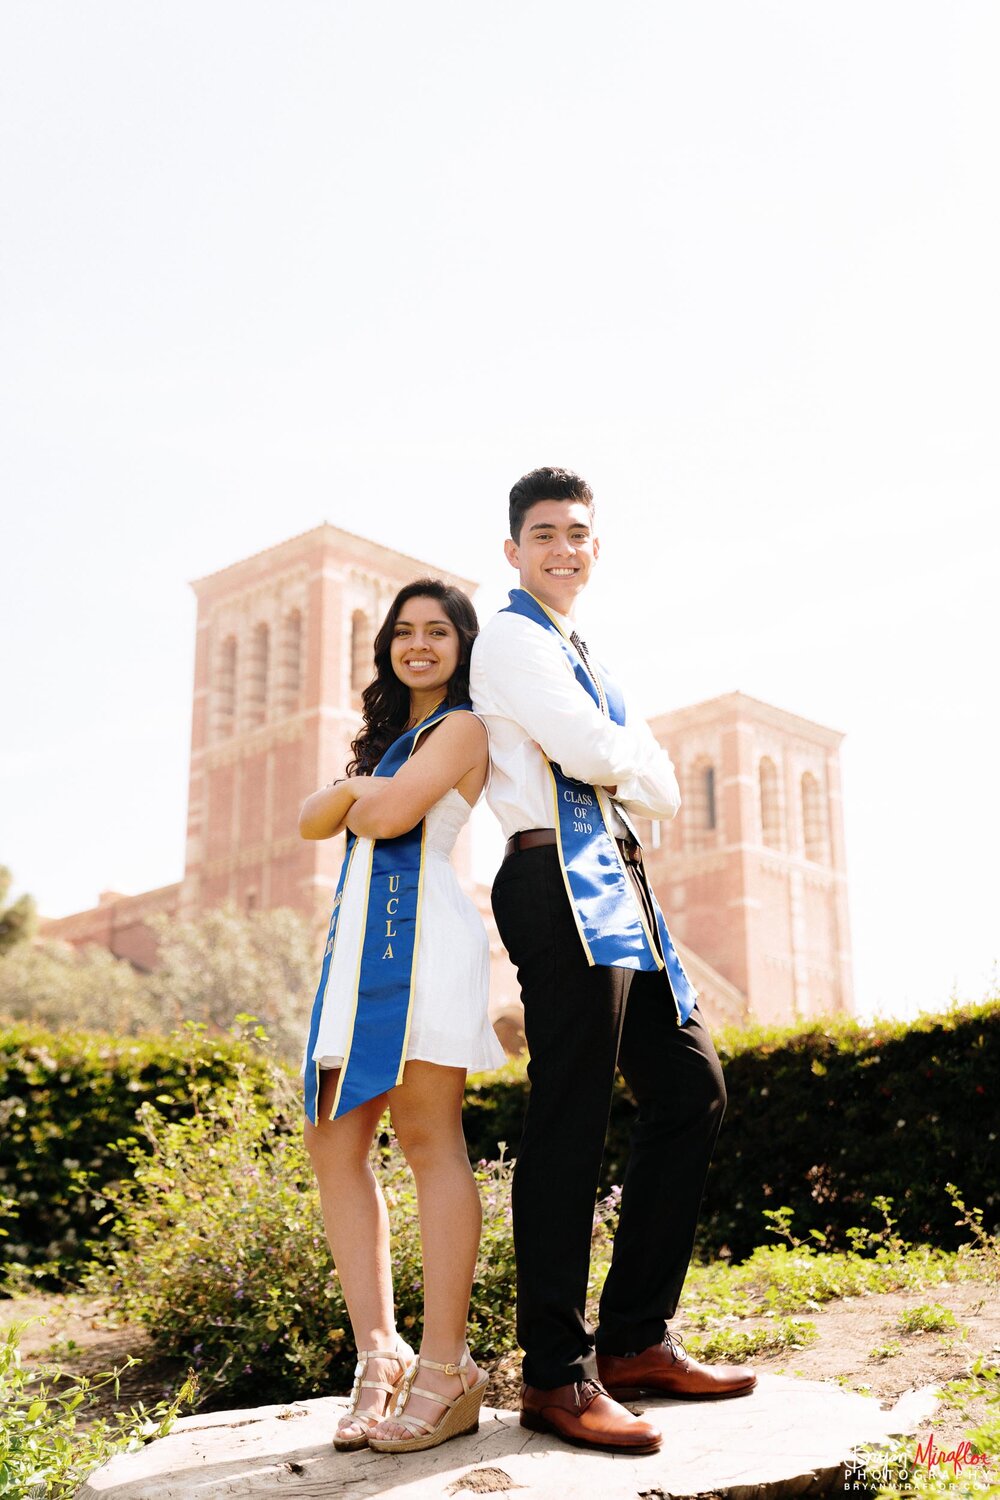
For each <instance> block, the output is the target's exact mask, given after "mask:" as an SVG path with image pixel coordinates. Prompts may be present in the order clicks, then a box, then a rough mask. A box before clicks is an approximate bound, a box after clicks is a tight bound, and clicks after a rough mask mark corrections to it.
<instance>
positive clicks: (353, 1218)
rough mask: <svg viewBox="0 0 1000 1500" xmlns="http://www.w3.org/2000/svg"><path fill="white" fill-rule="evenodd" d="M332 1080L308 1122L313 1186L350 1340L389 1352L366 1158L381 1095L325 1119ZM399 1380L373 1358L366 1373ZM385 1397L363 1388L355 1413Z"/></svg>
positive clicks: (377, 1196)
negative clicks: (351, 1334) (351, 1335)
mask: <svg viewBox="0 0 1000 1500" xmlns="http://www.w3.org/2000/svg"><path fill="white" fill-rule="evenodd" d="M338 1077H339V1070H330V1071H325V1072H324V1073H323V1076H322V1080H321V1084H320V1097H319V1124H318V1125H313V1124H312V1123H311V1122H310V1121H307V1122H306V1126H305V1142H306V1148H307V1150H308V1152H309V1156H310V1158H311V1160H312V1164H313V1170H314V1171H315V1173H316V1180H317V1182H318V1184H319V1197H320V1203H321V1205H322V1209H323V1225H324V1228H325V1229H326V1237H327V1240H328V1242H329V1245H330V1250H331V1252H332V1254H333V1260H334V1264H335V1266H336V1268H337V1274H338V1276H339V1277H340V1284H341V1286H342V1288H343V1291H344V1301H345V1302H346V1303H347V1310H348V1312H349V1313H350V1317H351V1328H352V1329H353V1331H354V1340H355V1343H356V1345H357V1347H358V1348H359V1349H393V1348H395V1346H396V1319H395V1314H394V1311H393V1296H392V1267H391V1263H390V1259H389V1216H388V1213H387V1211H386V1206H385V1199H384V1198H383V1197H382V1190H381V1188H380V1187H379V1185H378V1180H377V1178H376V1177H375V1174H374V1172H373V1171H372V1168H371V1162H370V1161H369V1153H370V1151H371V1144H372V1140H373V1138H374V1135H375V1130H376V1128H377V1126H378V1122H379V1119H380V1117H381V1115H382V1112H383V1110H384V1109H385V1107H386V1102H387V1096H386V1095H385V1094H380V1095H379V1096H378V1097H377V1098H376V1099H371V1100H369V1102H368V1103H367V1104H360V1105H358V1106H357V1108H356V1109H352V1110H349V1111H348V1113H347V1114H345V1115H341V1117H340V1119H339V1120H331V1119H329V1118H328V1116H329V1113H330V1110H331V1108H332V1107H333V1099H334V1095H335V1093H336V1090H337V1079H338ZM398 1377H399V1365H398V1363H397V1362H395V1361H393V1360H372V1362H371V1364H370V1366H369V1369H368V1374H367V1377H366V1378H367V1379H368V1380H384V1381H387V1382H389V1383H392V1382H394V1381H395V1380H397V1379H398ZM386 1400H387V1398H386V1396H385V1393H384V1392H383V1391H368V1390H366V1391H362V1392H361V1396H360V1399H359V1402H358V1410H359V1411H371V1410H373V1409H374V1410H375V1411H378V1412H382V1411H384V1410H385V1403H386ZM363 1431H364V1425H363V1424H362V1423H355V1424H351V1425H347V1424H342V1425H341V1428H340V1429H339V1432H340V1435H341V1436H344V1437H354V1436H355V1435H356V1434H357V1433H361V1432H363Z"/></svg>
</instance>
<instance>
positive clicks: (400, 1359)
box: [333, 1338, 417, 1453]
mask: <svg viewBox="0 0 1000 1500" xmlns="http://www.w3.org/2000/svg"><path fill="white" fill-rule="evenodd" d="M416 1358H417V1357H416V1355H415V1354H414V1352H413V1350H412V1349H411V1348H410V1346H409V1344H406V1343H404V1342H403V1340H402V1339H400V1338H397V1340H396V1347H395V1349H359V1350H358V1362H357V1364H356V1365H355V1367H354V1386H353V1388H352V1390H351V1404H350V1406H349V1407H348V1408H347V1410H346V1411H345V1413H344V1415H343V1416H342V1417H341V1419H340V1421H339V1422H338V1423H337V1431H336V1432H335V1433H334V1435H333V1446H334V1447H335V1448H336V1449H337V1451H338V1453H353V1452H354V1451H355V1450H356V1449H358V1448H367V1447H368V1434H369V1432H370V1431H371V1429H372V1428H373V1427H374V1426H375V1424H376V1423H377V1422H383V1421H384V1420H385V1418H386V1415H387V1413H388V1412H389V1410H390V1408H391V1406H392V1402H393V1398H394V1397H396V1396H398V1395H399V1393H400V1391H401V1390H402V1388H403V1385H404V1382H405V1381H406V1378H407V1376H409V1375H412V1373H413V1371H414V1370H415V1369H416ZM372 1359H391V1360H393V1361H395V1363H396V1364H397V1365H398V1366H399V1374H398V1375H397V1376H396V1378H395V1380H393V1381H392V1382H391V1383H390V1382H389V1381H387V1380H366V1379H365V1376H366V1375H367V1374H368V1361H369V1360H372ZM362 1391H385V1393H386V1400H385V1401H384V1402H383V1403H382V1409H381V1411H375V1410H374V1409H373V1408H372V1409H369V1410H368V1411H358V1402H359V1401H360V1400H361V1392H362ZM352 1427H361V1428H362V1429H363V1430H362V1431H361V1432H351V1431H350V1430H349V1429H350V1428H352Z"/></svg>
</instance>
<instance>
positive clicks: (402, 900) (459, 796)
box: [299, 579, 504, 1452]
mask: <svg viewBox="0 0 1000 1500" xmlns="http://www.w3.org/2000/svg"><path fill="white" fill-rule="evenodd" d="M477 631H478V625H477V621H476V615H475V611H474V610H473V607H472V605H471V603H470V602H469V600H468V599H467V598H466V596H465V595H464V594H463V593H462V592H461V591H460V590H459V589H456V588H452V587H450V586H448V585H446V584H443V583H441V582H439V581H437V580H434V579H422V580H420V581H419V582H416V583H412V584H409V585H408V586H407V587H406V588H404V589H402V590H401V591H400V592H399V594H397V596H396V598H395V600H394V601H393V604H392V607H391V608H390V610H389V613H388V616H387V617H386V619H385V622H384V623H383V625H382V628H381V629H380V630H379V633H378V635H377V636H376V638H375V679H374V681H373V682H372V683H371V685H370V686H369V687H368V688H367V689H366V690H365V693H364V696H363V712H364V727H363V729H362V731H361V733H360V735H359V736H358V738H357V739H356V740H355V741H354V743H353V745H352V747H351V749H352V751H353V753H354V759H353V760H352V762H351V764H350V765H349V766H348V768H347V769H348V776H347V777H346V779H344V780H342V781H339V782H335V783H334V784H333V785H332V786H328V787H325V788H324V789H323V790H321V791H318V792H315V793H314V794H313V795H312V796H311V797H309V798H308V800H307V801H306V802H305V804H304V805H303V808H302V812H301V814H300V817H299V831H300V833H301V834H302V836H303V838H310V839H321V838H332V837H333V836H334V835H335V834H337V833H340V832H343V831H344V830H345V829H346V830H347V834H348V851H347V857H346V858H345V861H344V868H343V870H342V872H341V877H340V885H339V887H338V891H337V895H336V897H335V900H334V912H333V919H332V921H331V924H330V937H329V940H328V942H327V949H326V954H325V957H324V962H323V975H322V978H321V980H320V986H319V991H318V993H317V996H316V1003H315V1005H314V1008H313V1017H312V1024H311V1027H310V1034H309V1041H308V1044H307V1048H306V1059H305V1075H306V1111H307V1116H308V1119H307V1123H306V1127H305V1129H306V1142H307V1146H308V1149H309V1153H310V1157H311V1159H312V1163H313V1167H314V1169H315V1171H316V1176H317V1179H318V1182H319V1190H320V1200H321V1203H322V1207H323V1220H324V1224H325V1227H326V1233H327V1238H328V1240H329V1242H330V1249H331V1251H332V1252H333V1258H334V1261H335V1263H336V1266H337V1271H338V1273H339V1276H340V1281H341V1285H342V1287H343V1289H344V1297H345V1300H346V1302H347V1307H348V1311H349V1313H350V1317H351V1325H352V1328H353V1331H354V1336H355V1341H356V1343H357V1348H358V1365H357V1369H356V1371H355V1380H354V1389H353V1391H352V1393H351V1404H350V1407H349V1410H348V1412H347V1413H346V1414H345V1416H344V1417H342V1418H341V1421H340V1423H339V1426H338V1428H337V1432H336V1435H335V1437H334V1446H335V1447H337V1448H341V1449H353V1448H362V1447H364V1446H365V1445H366V1444H370V1446H371V1447H373V1448H377V1449H380V1450H384V1451H389V1452H403V1451H406V1450H409V1449H417V1448H430V1447H434V1446H435V1445H436V1444H437V1443H440V1442H443V1441H445V1439H446V1438H449V1437H457V1436H458V1435H459V1434H460V1433H462V1432H468V1431H471V1430H473V1429H474V1428H475V1427H476V1426H477V1425H478V1421H479V1408H480V1405H481V1403H482V1398H483V1391H484V1390H485V1387H486V1383H487V1377H486V1376H485V1375H484V1374H483V1373H482V1372H481V1371H479V1370H478V1369H477V1368H476V1365H475V1364H474V1362H473V1360H472V1357H471V1355H470V1353H469V1350H468V1347H467V1346H466V1343H465V1325H466V1319H467V1317H468V1311H469V1297H470V1294H471V1289H472V1277H473V1273H474V1270H475V1263H476V1255H477V1252H478V1248H479V1236H480V1230H481V1223H482V1221H481V1210H480V1203H479V1195H478V1192H477V1190H476V1185H475V1181H474V1179H473V1176H472V1171H471V1168H470V1166H469V1160H468V1156H467V1155H466V1150H465V1140H464V1137H463V1135H462V1120H461V1112H462V1096H463V1091H464V1087H465V1075H466V1070H467V1069H470V1068H471V1069H482V1068H491V1067H497V1066H499V1064H500V1063H501V1062H503V1058H504V1054H503V1049H502V1048H501V1047H500V1044H499V1042H498V1041H497V1039H496V1036H495V1034H494V1032H493V1029H492V1027H491V1026H490V1024H489V1021H488V1019H487V1014H486V1003H487V991H488V982H489V948H488V943H487V938H486V932H485V929H484V927H483V924H482V920H481V918H480V917H479V914H478V912H477V911H476V909H475V907H474V906H473V905H472V902H471V901H469V900H468V898H467V897H466V896H464V895H463V893H462V891H461V889H460V887H459V885H458V881H457V879H456V877H455V872H454V870H453V869H452V867H451V864H450V862H449V856H450V854H451V851H452V849H453V847H454V844H455V840H456V838H457V836H458V834H459V832H460V830H461V829H462V827H463V826H464V824H465V822H466V821H467V819H468V817H469V813H470V810H471V808H472V807H473V805H474V804H475V802H476V801H477V800H478V798H479V796H480V794H481V792H482V790H483V786H484V784H485V782H486V776H487V769H488V764H489V756H488V744H487V736H486V730H485V728H484V727H483V724H482V723H481V721H480V720H479V719H477V718H476V717H475V715H474V714H473V713H471V711H469V702H468V692H469V656H470V653H471V650H472V643H473V641H474V640H475V637H476V634H477ZM387 1106H388V1108H389V1110H390V1113H391V1116H392V1123H393V1128H394V1129H395V1132H396V1136H397V1138H398V1140H399V1143H400V1146H401V1147H402V1149H403V1152H404V1154H405V1156H406V1159H407V1161H408V1163H409V1165H410V1167H411V1169H412V1171H413V1175H414V1178H415V1179H416V1185H417V1202H418V1206H419V1211H420V1233H421V1242H422V1246H423V1261H424V1326H423V1338H422V1340H421V1346H420V1355H419V1358H416V1359H415V1358H414V1355H413V1351H412V1350H411V1349H410V1348H409V1347H408V1346H407V1345H406V1344H405V1343H404V1342H403V1341H402V1340H401V1339H400V1338H399V1336H398V1334H397V1333H396V1326H395V1317H394V1311H393V1294H392V1276H391V1268H390V1261H389V1225H388V1216H387V1213H386V1206H385V1202H384V1200H383V1197H382V1194H381V1191H380V1189H379V1186H378V1183H377V1181H376V1178H375V1176H374V1174H373V1172H372V1169H371V1166H370V1163H369V1152H370V1148H371V1144H372V1140H373V1137H374V1134H375V1130H376V1127H377V1125H378V1121H379V1118H380V1116H381V1115H382V1112H383V1111H384V1110H385V1108H386V1107H387ZM394 1397H395V1398H396V1400H395V1402H394V1401H393V1398H394Z"/></svg>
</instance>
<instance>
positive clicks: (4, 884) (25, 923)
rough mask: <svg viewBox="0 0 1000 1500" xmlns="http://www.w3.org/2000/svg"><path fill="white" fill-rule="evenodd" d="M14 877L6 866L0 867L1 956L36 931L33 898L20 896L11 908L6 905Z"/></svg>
mask: <svg viewBox="0 0 1000 1500" xmlns="http://www.w3.org/2000/svg"><path fill="white" fill-rule="evenodd" d="M12 880H13V876H12V875H11V873H10V871H9V870H8V868H7V866H6V865H0V954H2V953H7V952H9V951H10V949H11V948H14V947H16V946H17V944H18V943H23V942H24V941H25V939H26V938H30V937H31V935H32V933H33V932H34V930H35V924H36V921H37V914H36V912H35V903H34V900H33V898H32V897H31V896H20V897H19V898H18V899H17V900H16V901H13V902H12V903H11V905H10V906H7V905H6V904H5V903H6V901H7V897H8V895H9V894H10V887H11V881H12Z"/></svg>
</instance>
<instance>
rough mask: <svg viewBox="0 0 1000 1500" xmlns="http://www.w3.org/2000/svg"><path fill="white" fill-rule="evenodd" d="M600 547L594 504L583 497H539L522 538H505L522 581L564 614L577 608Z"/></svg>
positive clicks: (523, 527)
mask: <svg viewBox="0 0 1000 1500" xmlns="http://www.w3.org/2000/svg"><path fill="white" fill-rule="evenodd" d="M599 550H600V543H599V541H598V539H597V537H596V536H595V535H594V526H593V521H592V519H591V514H590V510H589V508H588V506H587V505H585V504H584V502H583V501H582V500H539V501H538V503H537V504H536V505H533V506H532V507H531V509H530V510H528V511H526V512H525V515H524V520H523V522H522V523H521V535H520V537H519V538H518V540H517V541H516V542H513V541H506V542H504V552H505V553H506V555H507V561H508V562H509V563H510V564H511V566H512V567H514V568H516V569H517V570H518V573H519V574H520V577H521V587H522V588H523V589H527V590H528V593H529V594H534V596H535V598H536V599H537V600H539V602H540V603H542V604H547V605H548V607H549V609H554V610H556V611H557V613H559V614H561V615H571V614H572V613H573V605H574V603H575V601H576V596H577V595H578V594H579V593H580V591H581V590H582V589H583V588H585V587H586V584H587V580H588V578H589V577H590V570H591V568H592V567H593V566H594V564H595V562H596V561H597V556H598V552H599Z"/></svg>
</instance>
